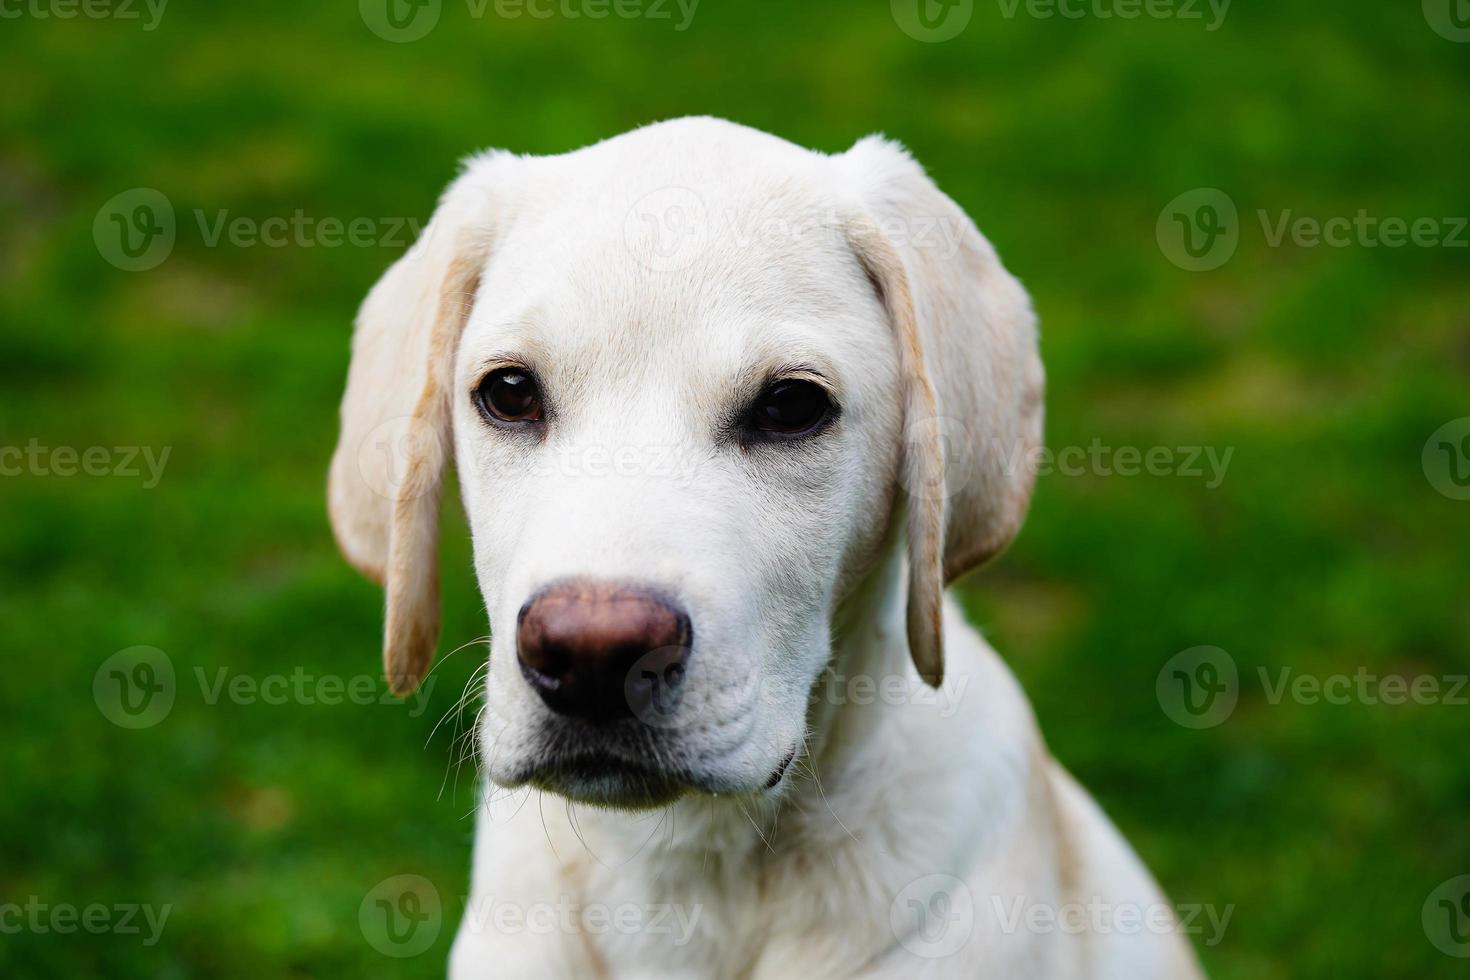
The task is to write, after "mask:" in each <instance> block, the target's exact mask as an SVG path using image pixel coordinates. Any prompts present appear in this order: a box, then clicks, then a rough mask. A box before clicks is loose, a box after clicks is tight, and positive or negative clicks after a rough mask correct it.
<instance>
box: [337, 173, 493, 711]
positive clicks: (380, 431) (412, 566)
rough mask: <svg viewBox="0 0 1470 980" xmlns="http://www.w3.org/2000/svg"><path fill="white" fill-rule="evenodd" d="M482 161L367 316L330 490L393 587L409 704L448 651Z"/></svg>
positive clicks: (341, 534) (362, 319)
mask: <svg viewBox="0 0 1470 980" xmlns="http://www.w3.org/2000/svg"><path fill="white" fill-rule="evenodd" d="M498 159H499V156H485V157H480V158H477V159H474V160H472V161H471V162H470V163H469V164H468V165H467V166H466V168H465V171H464V172H463V173H462V174H461V175H460V177H459V178H457V179H456V180H455V181H454V182H453V183H452V184H450V186H449V189H448V190H447V191H445V193H444V196H443V197H442V198H441V199H440V202H439V207H438V209H437V210H436V211H435V213H434V217H433V218H432V220H430V222H429V225H428V227H427V228H425V229H424V232H423V234H422V235H421V236H420V237H419V240H418V241H417V242H416V243H415V244H414V246H413V247H412V248H410V249H409V251H408V252H407V253H405V254H404V255H403V257H402V258H400V259H399V260H398V261H397V262H396V263H394V265H393V267H392V268H390V269H389V270H388V271H387V272H386V273H384V274H383V277H382V278H381V279H379V280H378V282H377V284H376V285H375V286H374V287H373V288H372V290H371V292H369V293H368V296H367V299H366V300H365V301H364V302H363V305H362V309H361V310H360V311H359V312H358V315H357V326H356V330H355V332H354V334H353V338H352V363H351V366H350V367H349V368H348V372H347V390H346V393H345V394H344V395H343V398H342V430H341V434H340V436H339V438H338V441H337V449H336V452H335V453H334V454H333V456H332V463H331V469H330V472H329V475H328V481H327V502H328V512H329V513H330V516H331V522H332V530H333V533H334V534H335V536H336V539H337V545H338V547H339V548H340V549H341V551H342V554H343V555H344V556H345V557H346V558H347V560H348V561H349V562H351V563H352V565H353V566H355V567H356V568H357V569H358V570H359V571H361V572H362V573H363V574H364V575H366V576H367V577H368V578H370V579H372V580H373V581H375V582H378V583H380V584H381V585H383V587H384V589H385V592H386V608H385V622H384V635H383V668H384V671H385V673H386V675H387V679H388V685H389V687H390V688H391V689H392V690H393V692H394V693H395V694H398V695H399V696H404V695H407V694H409V693H412V691H413V690H414V689H415V688H416V687H418V685H419V682H420V681H421V680H422V679H423V676H424V673H425V671H426V669H427V668H428V665H429V662H430V661H431V660H432V659H433V656H434V648H435V647H436V646H437V644H438V642H439V616H440V607H439V564H438V563H439V500H440V490H441V487H442V484H443V478H444V467H445V464H446V462H447V459H448V456H449V453H450V450H449V447H450V445H451V438H452V435H451V430H450V398H451V396H450V388H451V379H452V377H453V370H454V356H455V351H456V349H457V348H458V346H459V337H460V334H461V332H462V330H463V327H464V323H465V320H466V318H467V317H468V315H469V311H470V307H471V305H472V304H473V302H474V298H475V293H476V291H477V289H478V288H479V282H480V274H481V271H482V270H483V269H484V267H485V263H486V262H487V261H488V258H489V251H490V241H491V238H492V237H493V222H492V217H493V213H494V206H493V203H492V202H493V195H492V192H491V187H492V183H493V181H492V179H491V171H492V170H493V169H494V168H495V166H496V162H497V160H498Z"/></svg>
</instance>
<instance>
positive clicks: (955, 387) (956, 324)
mask: <svg viewBox="0 0 1470 980" xmlns="http://www.w3.org/2000/svg"><path fill="white" fill-rule="evenodd" d="M839 160H840V163H841V166H842V167H843V169H844V171H845V175H846V177H847V181H848V184H849V186H850V187H852V188H853V189H855V191H856V193H857V195H858V198H859V200H860V202H861V208H862V213H861V215H860V216H859V217H858V218H857V219H856V220H855V221H852V222H850V223H849V228H848V240H849V242H850V243H851V245H852V247H853V249H854V251H855V252H856V253H857V255H858V258H859V261H860V262H861V263H862V265H863V267H864V269H865V271H866V272H867V274H868V277H869V279H871V280H872V281H873V283H874V285H875V287H876V288H877V290H878V293H879V296H880V298H881V299H882V301H883V304H884V307H885V309H886V310H887V313H888V317H889V320H890V321H891V322H892V324H893V327H894V329H895V331H896V332H897V335H898V340H899V351H900V359H901V364H900V370H901V371H902V374H903V376H904V377H905V379H906V390H905V394H904V412H905V420H904V440H903V457H902V460H901V462H900V478H901V481H902V484H903V488H904V490H905V491H906V495H905V503H906V511H907V537H908V565H909V568H908V573H909V579H908V582H909V584H908V638H909V648H910V651H911V653H912V655H913V658H914V665H915V666H916V667H917V668H918V671H919V673H920V675H921V676H923V678H924V679H925V680H926V681H927V682H929V683H930V684H932V685H935V686H938V684H939V683H940V681H941V680H942V678H943V676H944V644H943V632H942V624H941V608H942V602H943V592H944V588H945V586H947V585H948V584H949V583H950V582H953V581H954V580H955V579H956V578H958V577H959V576H960V575H962V574H964V573H965V572H967V571H969V570H970V569H972V568H975V567H976V566H978V565H980V564H982V563H983V562H985V561H986V560H988V559H989V558H991V557H993V556H994V555H996V554H997V553H999V552H1000V551H1001V550H1002V549H1003V548H1004V547H1005V546H1006V545H1007V544H1008V543H1010V541H1011V539H1012V538H1014V537H1015V535H1016V532H1017V531H1018V530H1019V529H1020V526H1021V520H1022V518H1023V517H1024V516H1025V513H1026V507H1027V505H1028V503H1029V502H1030V499H1031V488H1032V484H1033V482H1034V477H1035V467H1034V465H1033V462H1034V460H1035V453H1036V451H1037V450H1038V449H1039V447H1040V445H1041V434H1042V414H1043V396H1044V390H1045V377H1044V374H1043V371H1042V367H1041V357H1040V352H1039V349H1038V345H1037V332H1036V316H1035V313H1034V312H1033V311H1032V308H1031V301H1030V298H1029V297H1028V296H1027V295H1026V291H1025V290H1024V289H1023V288H1022V287H1021V284H1020V283H1019V282H1017V281H1016V279H1015V278H1014V277H1013V276H1011V274H1010V273H1008V272H1007V271H1006V270H1005V268H1004V267H1003V266H1002V265H1001V263H1000V259H999V258H998V257H997V256H996V254H995V249H994V248H992V247H991V245H990V243H989V242H988V241H986V239H985V237H984V236H983V235H981V234H980V232H979V230H978V229H977V228H976V227H975V224H974V222H972V221H971V220H970V219H969V217H968V216H967V215H966V214H965V212H964V211H962V210H961V209H960V207H959V205H957V204H955V203H954V201H952V200H950V199H949V197H947V196H946V195H945V194H944V193H943V192H941V191H940V190H939V188H938V187H936V186H935V185H934V183H933V181H931V180H930V179H929V178H928V176H927V175H925V173H924V171H923V169H922V168H921V167H920V166H919V165H918V164H917V163H916V162H915V161H914V160H913V158H912V157H910V156H909V154H908V153H907V151H905V150H904V149H903V148H902V147H901V146H899V145H898V144H896V143H892V142H890V141H888V140H885V139H882V138H880V137H868V138H866V139H864V140H861V141H860V142H858V144H857V145H856V146H854V147H853V148H852V149H851V150H849V151H848V152H847V153H846V154H843V155H842V156H841V157H840V158H839Z"/></svg>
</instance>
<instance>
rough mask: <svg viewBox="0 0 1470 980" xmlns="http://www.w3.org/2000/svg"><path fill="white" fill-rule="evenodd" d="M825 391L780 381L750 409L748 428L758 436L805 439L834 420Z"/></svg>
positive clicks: (806, 383)
mask: <svg viewBox="0 0 1470 980" xmlns="http://www.w3.org/2000/svg"><path fill="white" fill-rule="evenodd" d="M833 409H834V406H833V404H832V399H831V398H830V397H828V395H827V391H826V389H824V388H823V387H822V386H821V385H819V384H816V383H814V382H811V381H802V380H788V381H777V382H776V383H775V384H773V385H771V386H770V387H769V388H767V389H766V390H765V391H764V392H762V393H761V396H760V397H759V398H757V399H756V402H755V404H754V405H752V406H751V408H750V415H749V417H748V420H747V423H746V424H747V428H748V429H750V430H751V431H752V432H753V433H755V434H756V435H765V436H778V437H779V436H786V437H792V436H804V435H810V434H812V433H814V432H816V431H817V429H819V428H821V426H822V424H823V423H825V422H826V421H828V420H829V419H830V418H831V417H832V413H833Z"/></svg>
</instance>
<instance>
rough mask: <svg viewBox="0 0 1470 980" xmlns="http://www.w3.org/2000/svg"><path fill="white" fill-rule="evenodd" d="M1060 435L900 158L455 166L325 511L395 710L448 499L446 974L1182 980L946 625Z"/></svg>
mask: <svg viewBox="0 0 1470 980" xmlns="http://www.w3.org/2000/svg"><path fill="white" fill-rule="evenodd" d="M1042 393H1043V376H1042V368H1041V362H1040V360H1039V357H1038V353H1037V340H1036V328H1035V320H1034V316H1033V314H1032V310H1031V306H1030V303H1029V300H1028V298H1027V296H1026V293H1025V292H1024V291H1023V290H1022V288H1021V286H1020V285H1019V283H1017V282H1016V280H1015V279H1014V278H1012V277H1011V276H1010V275H1009V274H1008V273H1007V272H1006V270H1005V269H1004V268H1002V266H1001V264H1000V262H999V260H998V259H997V258H996V254H995V252H994V250H993V249H992V248H991V246H990V244H989V243H988V242H987V241H986V240H985V239H984V238H983V237H982V236H981V235H980V233H979V232H978V231H977V230H976V229H975V226H974V225H973V223H971V222H970V220H969V219H968V218H967V217H966V216H965V214H964V213H963V212H962V211H961V210H960V209H959V207H958V206H956V205H955V204H954V202H953V201H951V200H950V199H949V198H948V197H946V196H945V195H944V194H943V193H941V192H940V191H939V190H938V189H937V188H936V187H935V186H934V184H933V183H931V182H930V181H929V179H928V178H927V177H926V176H925V175H924V172H923V170H922V169H921V168H920V167H919V166H918V165H917V164H916V163H915V162H914V161H913V160H912V159H911V158H910V157H909V156H908V155H907V153H905V151H904V150H903V149H902V148H901V147H899V146H897V145H896V144H894V143H891V142H888V141H885V140H883V139H879V138H868V139H864V140H862V141H861V142H859V143H858V144H857V145H856V146H854V147H853V148H852V149H851V150H849V151H848V152H846V153H842V154H838V155H835V156H829V155H825V154H821V153H815V152H810V151H807V150H804V149H801V148H799V147H796V146H793V145H792V144H790V143H787V142H784V141H782V140H780V139H777V138H775V137H772V136H768V135H766V134H763V133H760V132H756V131H754V130H750V129H747V128H744V127H741V126H737V125H733V124H731V123H726V122H721V121H718V120H713V119H682V120H678V121H674V122H667V123H663V124H660V125H655V126H649V127H647V128H644V129H640V130H637V131H635V132H632V133H628V134H626V135H623V136H619V137H617V138H616V139H612V140H608V141H607V142H604V143H599V144H597V145H596V146H592V147H588V148H586V149H583V150H579V151H577V152H575V153H569V154H566V155H564V156H555V157H522V156H515V155H512V154H509V153H503V152H491V153H487V154H484V155H482V156H479V157H476V158H474V159H473V160H471V161H470V162H469V163H468V165H467V166H466V167H465V170H464V172H463V174H462V175H461V176H460V177H459V178H458V179H457V180H455V181H454V183H453V184H452V185H451V186H450V188H449V189H448V191H447V192H446V193H445V195H444V198H443V200H442V202H441V204H440V206H439V209H438V211H437V213H436V214H435V216H434V218H433V221H432V222H431V224H430V225H429V227H428V229H427V231H426V232H425V235H424V238H423V240H422V241H421V242H420V244H419V245H417V246H416V247H415V248H414V250H413V251H412V252H410V253H409V254H408V255H407V256H405V257H404V258H403V259H402V260H400V261H399V262H398V263H397V264H396V265H395V266H394V267H393V268H392V269H391V270H390V271H389V272H388V273H387V274H386V275H385V276H384V277H383V279H382V280H381V281H380V282H379V283H378V284H377V286H376V287H375V288H374V289H373V290H372V292H371V294H370V295H369V296H368V298H367V301H366V303H365V304H364V306H363V309H362V312H361V314H360V316H359V318H358V321H357V333H356V336H355V338H354V342H353V358H352V365H351V370H350V373H349V376H348V382H347V393H346V396H345V399H344V401H343V406H342V435H341V442H340V444H339V446H338V448H337V452H336V455H335V457H334V459H333V462H332V469H331V481H330V482H331V486H330V503H331V516H332V522H333V526H334V528H335V531H336V534H337V537H338V540H339V543H340V545H341V547H342V550H343V552H344V553H345V554H346V556H347V557H348V559H349V560H351V562H352V563H353V564H354V565H356V566H357V567H358V568H359V569H361V570H362V571H363V572H365V573H366V574H368V575H369V576H371V577H372V578H374V579H376V580H377V581H379V582H382V583H383V584H384V585H385V586H386V589H387V625H386V637H385V658H386V669H387V673H388V676H389V679H390V682H391V683H392V684H393V686H394V688H395V689H396V690H397V691H399V692H408V691H411V690H412V689H413V688H414V686H415V685H416V684H417V683H418V682H419V681H420V679H421V678H422V676H423V674H424V672H425V670H426V669H427V668H428V665H429V662H430V659H431V657H432V655H433V652H434V648H435V646H436V643H437V641H438V633H439V608H438V607H439V590H438V569H437V558H438V555H437V552H438V543H437V538H438V526H439V498H440V488H441V484H442V481H443V473H444V469H445V465H446V463H447V461H448V458H449V456H450V455H451V446H452V455H453V458H454V460H455V463H456V464H457V467H458V472H459V480H460V484H461V488H462V494H463V499H464V506H465V509H466V511H467V514H468V518H469V524H470V528H471V532H472V534H473V538H474V555H475V572H476V574H477V576H478V579H479V585H480V589H481V591H482V593H483V595H484V599H485V602H486V606H487V609H488V611H489V617H490V623H491V628H492V633H493V641H492V644H491V653H490V658H489V672H488V675H487V678H486V684H485V710H484V712H483V716H482V722H481V732H480V736H481V744H480V751H481V757H482V762H483V765H484V768H485V771H486V773H487V774H488V776H489V778H490V780H491V781H492V782H493V784H494V787H493V788H491V790H490V791H489V792H487V793H486V799H485V801H484V802H483V804H482V806H481V810H480V813H479V817H478V821H479V822H478V834H477V843H476V847H475V866H474V873H473V882H472V894H471V895H470V898H469V901H468V903H467V908H466V910H465V915H464V918H463V921H462V924H461V926H460V931H459V934H458V938H457V939H456V941H455V944H454V951H453V955H452V960H451V965H450V973H451V975H452V976H454V977H457V978H480V977H486V978H488V977H511V978H525V977H576V978H580V977H618V978H624V977H637V978H680V980H685V978H702V977H708V978H736V977H741V978H772V977H798V978H802V980H818V978H826V977H833V978H836V977H903V978H910V977H988V978H1009V980H1022V978H1035V980H1072V978H1083V977H1086V978H1117V980H1151V978H1152V980H1184V978H1192V977H1198V976H1199V975H1200V974H1199V970H1198V967H1197V966H1196V964H1195V961H1194V958H1193V955H1192V953H1191V952H1190V950H1189V948H1188V945H1187V943H1186V942H1185V941H1184V940H1183V939H1182V938H1181V936H1180V935H1179V930H1178V928H1177V926H1176V925H1175V922H1174V919H1173V917H1172V916H1171V915H1170V913H1169V911H1168V909H1167V907H1166V906H1165V903H1164V899H1163V898H1162V896H1161V895H1160V893H1159V891H1158V889H1157V887H1156V886H1155V884H1154V883H1153V881H1152V880H1151V879H1150V877H1149V875H1148V873H1147V872H1146V871H1145V870H1144V868H1143V866H1142V864H1141V863H1140V862H1139V860H1138V859H1137V857H1136V856H1135V855H1134V854H1133V852H1132V851H1131V850H1130V849H1129V847H1128V845H1127V844H1126V843H1125V842H1124V841H1123V839H1122V838H1121V837H1120V836H1119V834H1118V833H1117V831H1116V830H1114V828H1113V827H1112V825H1111V824H1110V823H1109V822H1108V820H1107V818H1106V817H1105V816H1104V815H1103V814H1102V812H1101V811H1100V810H1099V809H1098V808H1097V806H1096V805H1095V804H1094V803H1093V802H1092V800H1091V799H1090V798H1089V797H1088V796H1087V794H1086V793H1085V792H1084V791H1083V790H1082V789H1080V788H1079V787H1078V786H1077V784H1076V783H1074V782H1073V781H1072V780H1071V778H1069V776H1068V775H1067V773H1066V772H1065V771H1064V770H1063V769H1062V768H1061V766H1059V765H1058V764H1057V763H1056V762H1055V761H1054V760H1053V759H1052V758H1051V757H1050V756H1049V755H1048V753H1047V750H1046V747H1045V745H1044V744H1043V742H1042V739H1041V737H1040V735H1039V734H1038V732H1037V730H1036V726H1035V723H1034V721H1033V719H1032V715H1031V712H1030V709H1029V707H1028V705H1027V702H1026V699H1025V697H1024V695H1023V694H1022V692H1021V691H1020V690H1019V689H1018V687H1017V685H1016V683H1015V681H1014V679H1013V678H1012V676H1011V674H1010V673H1009V671H1008V670H1007V669H1006V667H1005V666H1004V665H1003V664H1002V663H1001V661H1000V660H999V658H998V657H997V656H996V655H995V653H994V652H993V651H992V650H991V649H990V648H989V647H988V646H987V645H986V643H985V641H984V640H983V639H981V637H980V636H979V635H978V634H977V633H976V631H975V630H974V629H972V628H971V627H970V626H968V625H967V624H966V623H965V622H964V620H963V619H962V618H961V615H960V613H959V611H958V609H957V607H956V606H955V604H954V603H953V602H951V601H948V600H946V599H945V597H944V588H945V585H946V584H947V583H948V582H950V581H952V580H953V579H954V578H955V577H956V576H958V575H961V574H963V573H964V572H965V571H967V570H969V569H971V568H973V567H975V566H976V565H978V564H980V563H981V562H983V561H985V560H986V559H988V558H989V557H991V556H992V555H994V554H996V553H997V552H998V551H1000V550H1001V549H1002V548H1003V547H1004V546H1005V545H1006V543H1007V542H1009V541H1010V540H1011V538H1012V537H1013V536H1014V535H1015V533H1016V531H1017V528H1018V527H1019V526H1020V523H1021V519H1022V516H1023V514H1024V512H1025V510H1026V506H1027V502H1028V498H1029V496H1030V492H1031V482H1032V481H1031V471H1030V468H1029V467H1028V466H1026V465H1025V462H1026V460H1027V459H1028V456H1029V453H1030V452H1031V451H1032V450H1034V449H1035V448H1036V447H1037V446H1039V445H1040V441H1041V431H1042ZM926 682H927V684H926Z"/></svg>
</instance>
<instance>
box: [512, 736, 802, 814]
mask: <svg viewBox="0 0 1470 980" xmlns="http://www.w3.org/2000/svg"><path fill="white" fill-rule="evenodd" d="M795 760H796V749H792V750H791V751H790V752H789V753H787V755H786V756H785V758H784V759H783V760H782V761H781V763H780V764H779V765H778V766H777V767H776V768H775V769H774V770H772V772H771V774H770V776H769V778H768V779H767V780H766V781H765V784H764V785H763V786H761V787H760V789H759V792H770V791H772V790H774V789H775V788H776V787H777V786H779V785H780V784H781V782H782V781H783V780H784V779H785V778H786V774H787V773H788V772H789V771H790V769H791V766H792V764H793V763H794V762H795ZM497 782H500V783H501V785H503V786H507V787H514V786H520V785H531V786H534V787H536V788H537V789H540V790H543V791H545V792H550V793H555V794H557V795H558V796H564V797H566V798H567V799H569V800H571V801H573V802H574V803H587V804H590V805H592V806H599V807H606V808H609V809H616V810H650V809H658V808H661V807H665V806H668V805H669V804H670V803H673V802H674V801H675V800H678V799H679V798H680V797H683V796H685V795H688V794H690V793H699V794H705V795H715V796H717V795H723V794H748V793H750V792H751V791H752V789H753V787H750V786H738V785H734V784H732V783H729V782H727V781H726V780H722V779H720V778H718V777H717V776H714V775H711V774H707V773H699V772H695V771H693V770H690V769H688V768H685V767H682V766H678V765H669V764H654V763H652V762H649V761H648V760H646V759H644V758H641V757H635V756H632V755H631V754H627V753H624V752H620V751H617V749H616V747H615V746H602V747H598V748H596V749H590V750H580V751H572V752H563V753H558V754H556V755H552V756H549V757H547V758H545V759H543V760H541V761H538V762H536V763H533V764H530V765H528V766H527V767H525V768H524V769H523V770H521V771H520V772H519V773H517V774H515V775H514V776H513V777H511V778H510V779H505V780H500V779H497Z"/></svg>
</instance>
